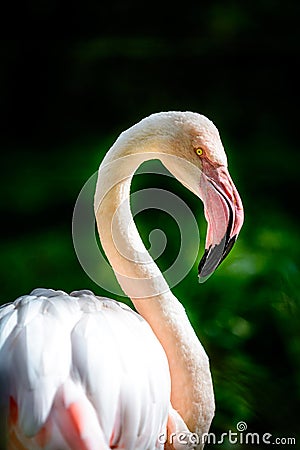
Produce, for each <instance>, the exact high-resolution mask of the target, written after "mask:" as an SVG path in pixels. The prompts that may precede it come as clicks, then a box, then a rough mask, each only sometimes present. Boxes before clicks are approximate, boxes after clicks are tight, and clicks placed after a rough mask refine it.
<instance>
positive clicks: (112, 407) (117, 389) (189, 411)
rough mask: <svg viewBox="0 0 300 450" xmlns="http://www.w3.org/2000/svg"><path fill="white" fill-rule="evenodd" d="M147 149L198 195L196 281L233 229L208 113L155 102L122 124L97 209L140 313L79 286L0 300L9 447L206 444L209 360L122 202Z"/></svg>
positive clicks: (230, 187)
mask: <svg viewBox="0 0 300 450" xmlns="http://www.w3.org/2000/svg"><path fill="white" fill-rule="evenodd" d="M149 159H160V160H161V162H162V163H163V164H164V165H165V166H166V168H167V169H168V170H169V171H170V172H171V173H172V174H173V175H174V176H175V177H177V179H178V180H179V181H180V182H181V183H182V184H183V185H184V186H185V187H187V188H188V189H190V190H191V191H192V192H193V193H195V194H196V195H197V196H198V197H199V198H201V199H202V201H203V203H204V209H205V217H206V219H207V221H208V232H207V239H206V250H205V253H204V256H203V258H202V259H201V262H200V265H199V277H200V280H202V281H203V280H205V279H207V278H208V277H209V276H210V275H211V274H212V273H213V271H214V270H215V269H216V268H217V267H218V266H219V264H220V263H221V262H222V261H223V259H224V258H225V257H226V256H227V254H228V253H229V251H230V250H231V248H232V246H233V243H234V242H235V240H236V238H237V236H238V233H239V231H240V228H241V226H242V223H243V207H242V203H241V200H240V198H239V195H238V192H237V190H236V188H235V186H234V184H233V182H232V180H231V178H230V176H229V173H228V169H227V159H226V155H225V152H224V149H223V146H222V143H221V140H220V136H219V133H218V130H217V129H216V127H215V126H214V124H213V123H212V122H211V121H209V120H208V119H207V118H206V117H204V116H201V115H199V114H196V113H191V112H185V113H183V112H168V113H158V114H153V115H151V116H149V117H147V118H145V119H143V120H142V121H141V122H139V123H138V124H136V125H134V126H133V127H131V128H130V129H128V130H127V131H125V132H123V133H122V134H121V135H120V137H119V138H118V139H117V140H116V142H115V143H114V145H113V146H112V147H111V149H110V150H109V151H108V153H107V154H106V156H105V158H104V159H103V161H102V163H101V165H100V168H99V171H98V181H97V186H96V192H95V201H94V210H95V217H96V221H97V227H98V232H99V237H100V240H101V244H102V247H103V249H104V251H105V253H106V256H107V258H108V260H109V262H110V264H111V266H112V268H113V270H114V273H115V275H116V278H117V280H118V282H119V284H120V286H121V288H122V289H123V291H124V292H125V293H126V294H127V295H128V297H130V299H131V300H132V302H133V304H134V306H135V308H136V310H137V311H138V313H139V314H138V313H136V312H135V311H133V310H132V309H131V308H129V307H128V306H126V305H125V304H122V303H119V302H117V301H115V300H111V299H107V298H103V297H98V296H96V295H94V294H93V293H92V292H90V291H86V290H85V291H74V292H73V293H71V294H70V295H68V294H66V293H65V292H63V291H55V290H52V289H35V290H34V291H32V292H31V294H30V295H27V296H22V297H20V298H19V299H17V300H16V301H15V302H13V303H10V304H8V305H5V306H4V307H2V308H0V381H1V382H0V395H1V396H0V400H1V403H2V404H3V405H4V406H6V408H7V418H8V440H9V444H8V448H9V450H14V449H24V448H25V449H26V448H27V449H32V450H41V449H46V450H109V449H124V450H163V448H165V449H174V450H183V449H185V450H187V449H189V450H190V449H192V448H197V449H201V448H203V445H204V442H203V440H202V439H201V438H202V436H203V435H205V433H207V432H208V431H209V427H210V424H211V421H212V418H213V415H214V394H213V385H212V379H211V373H210V367H209V360H208V357H207V354H206V352H205V350H204V348H203V347H202V345H201V343H200V341H199V339H198V337H197V336H196V334H195V332H194V330H193V328H192V326H191V324H190V321H189V319H188V317H187V315H186V312H185V310H184V308H183V306H182V305H181V303H180V302H179V301H178V300H177V299H176V297H175V296H174V295H173V293H172V292H171V290H170V288H169V286H168V284H167V282H166V280H165V279H164V277H163V275H162V274H161V272H160V270H159V268H158V267H157V265H156V264H155V262H154V261H153V260H152V258H151V256H150V255H149V253H148V252H147V250H146V249H145V247H144V244H143V242H142V240H141V238H140V236H139V233H138V230H137V228H136V226H135V224H134V221H133V218H132V214H131V210H130V184H131V180H132V177H133V175H134V173H135V171H136V169H137V168H138V167H139V165H140V164H141V163H142V162H144V161H147V160H149ZM183 300H184V299H183ZM191 433H192V435H193V436H194V437H195V435H196V436H198V438H199V439H198V443H197V444H195V445H194V442H195V439H193V440H189V438H190V437H191ZM182 437H184V442H182V440H181V438H182ZM165 444H166V445H165Z"/></svg>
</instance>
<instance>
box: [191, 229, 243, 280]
mask: <svg viewBox="0 0 300 450" xmlns="http://www.w3.org/2000/svg"><path fill="white" fill-rule="evenodd" d="M236 238H237V236H236V235H235V236H233V237H232V238H230V239H229V240H227V237H226V236H224V237H223V239H222V240H221V242H220V243H219V244H217V245H215V246H214V247H209V248H208V249H206V250H205V252H204V255H203V256H202V258H201V261H200V263H199V266H198V276H199V283H204V282H205V281H206V280H207V279H208V278H209V277H210V276H211V275H212V274H213V273H214V271H215V270H216V268H217V267H218V266H219V265H220V264H221V262H222V261H223V260H224V259H225V258H226V256H227V255H228V254H229V252H230V250H231V249H232V247H233V245H234V243H235V241H236Z"/></svg>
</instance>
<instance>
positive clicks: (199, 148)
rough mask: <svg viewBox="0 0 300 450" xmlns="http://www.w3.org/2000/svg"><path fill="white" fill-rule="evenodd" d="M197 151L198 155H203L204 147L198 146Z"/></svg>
mask: <svg viewBox="0 0 300 450" xmlns="http://www.w3.org/2000/svg"><path fill="white" fill-rule="evenodd" d="M195 151H196V153H197V155H198V156H202V155H203V149H202V148H201V147H198V148H196V150H195Z"/></svg>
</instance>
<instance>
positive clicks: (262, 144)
mask: <svg viewBox="0 0 300 450" xmlns="http://www.w3.org/2000/svg"><path fill="white" fill-rule="evenodd" d="M152 6H153V8H150V7H149V11H148V12H147V14H146V12H145V11H144V6H143V10H141V5H139V4H138V3H135V2H132V3H129V4H128V5H127V9H126V8H125V6H124V5H122V4H121V3H120V2H116V3H114V4H112V5H110V6H108V5H106V6H101V7H100V6H99V4H96V2H92V1H89V2H87V3H86V4H84V6H83V5H82V8H79V9H77V8H76V7H74V9H73V10H72V14H71V15H70V17H69V20H70V23H71V26H72V27H73V28H74V29H75V28H76V25H77V24H82V27H83V30H85V31H87V30H89V33H87V35H88V37H85V38H82V37H78V36H74V37H72V38H68V39H57V40H49V39H47V40H40V39H31V40H26V39H15V40H2V41H1V59H2V69H1V93H0V95H1V105H2V106H1V108H2V119H1V128H2V131H1V141H2V144H1V147H2V152H1V161H2V172H1V182H2V201H1V206H2V215H1V221H2V233H1V238H2V239H1V241H2V242H1V293H0V300H1V302H2V303H6V302H8V301H12V300H14V299H15V298H16V297H18V296H19V295H22V294H26V293H29V292H30V291H31V290H32V289H33V288H34V287H38V286H43V287H52V288H58V289H64V290H66V291H71V290H75V289H80V288H90V289H92V290H93V291H94V292H95V293H98V294H100V295H107V293H105V292H103V291H102V289H101V288H100V287H98V286H96V285H95V284H94V283H93V282H92V281H91V280H90V279H89V278H88V276H87V275H86V274H85V273H84V271H83V269H82V268H81V267H80V265H79V263H78V261H77V259H76V255H75V252H74V249H73V244H72V237H71V221H72V212H73V207H74V204H75V201H76V198H77V195H78V193H79V191H80V189H81V188H82V186H83V184H84V183H85V181H86V180H87V179H88V178H89V176H90V175H91V174H92V173H94V172H95V170H96V169H97V167H98V165H99V163H100V161H101V159H102V158H103V156H104V154H105V152H106V151H107V149H108V148H109V147H110V145H111V144H112V143H113V141H114V140H115V138H116V137H117V136H118V134H119V133H120V132H121V131H122V130H123V129H126V128H127V127H128V126H130V125H132V124H133V123H135V122H137V121H138V120H140V119H141V118H143V117H145V116H146V115H148V114H150V113H152V112H156V111H161V110H194V111H197V112H201V113H203V114H205V115H207V116H208V117H209V118H211V119H212V120H213V121H214V122H215V123H216V125H217V126H218V128H219V130H220V133H221V137H222V139H223V142H224V146H225V149H226V151H227V154H228V159H229V165H230V172H231V174H232V177H233V179H234V181H235V184H236V186H237V188H238V190H239V192H240V194H241V197H242V199H243V202H244V206H245V225H244V227H243V229H242V232H241V235H240V237H239V239H238V242H237V244H236V246H235V247H234V250H233V251H232V253H231V254H230V255H229V257H228V259H227V260H226V261H225V262H224V263H223V264H222V266H221V267H220V268H219V269H218V270H217V271H216V273H215V274H214V275H213V277H211V278H210V279H209V280H208V281H207V282H206V283H205V284H204V285H199V284H198V282H197V267H196V265H195V266H194V268H193V270H192V271H191V272H190V273H189V274H188V276H187V277H186V278H185V279H184V280H183V281H182V282H181V283H180V284H179V285H178V286H176V287H175V288H174V292H175V294H176V295H177V297H178V298H179V299H180V300H181V301H182V303H183V304H184V306H185V307H186V309H187V311H188V314H189V317H190V319H191V322H192V323H193V326H194V327H195V329H196V332H197V334H198V335H199V337H200V339H201V341H202V342H203V343H204V345H205V348H206V349H207V351H208V354H209V356H210V360H211V367H212V372H213V377H214V384H215V392H216V404H217V410H216V417H215V420H214V422H213V427H212V430H213V431H215V432H216V433H217V434H218V435H220V434H221V433H222V432H226V431H227V430H229V429H231V430H233V431H236V424H237V423H238V422H239V421H241V420H243V421H245V422H246V423H247V425H248V431H253V432H258V433H262V434H263V433H266V432H268V433H272V434H273V435H274V437H275V436H279V437H293V436H294V437H295V436H297V435H298V432H299V423H298V422H299V421H298V411H299V406H300V404H299V399H300V362H299V361H300V331H299V330H300V314H299V307H300V304H299V303H300V299H299V288H300V281H299V262H300V261H299V225H298V215H299V214H298V200H297V195H298V192H299V175H298V173H299V150H298V147H299V143H298V127H299V125H298V103H299V102H298V100H297V97H296V95H297V91H296V88H297V86H298V80H297V79H296V76H295V68H296V64H298V61H297V58H296V57H295V56H296V52H298V51H299V26H298V24H297V21H298V18H299V12H300V11H299V4H298V3H297V2H295V1H294V2H290V4H289V5H288V6H286V7H285V8H282V6H281V4H280V2H276V1H275V2H270V1H267V0H264V1H260V2H258V1H254V2H244V3H240V2H237V1H230V2H226V3H223V2H220V1H214V2H210V3H208V2H207V3H201V4H200V3H199V4H198V5H194V6H190V7H189V8H187V9H188V10H184V11H181V10H180V9H178V10H177V8H175V7H174V5H173V6H172V8H171V9H170V6H168V5H167V4H166V5H152ZM57 8H58V7H57V5H56V4H53V5H51V4H50V3H48V5H46V4H44V6H43V7H41V6H38V5H37V4H35V6H34V5H33V3H32V4H31V7H29V8H28V10H24V14H25V16H24V17H25V18H24V20H25V22H26V20H27V22H28V24H29V25H30V24H31V26H33V27H37V29H38V28H39V27H42V26H45V27H46V29H47V26H49V27H50V25H47V24H52V22H51V21H53V20H54V19H55V20H56V24H57V26H58V29H62V28H63V23H64V18H66V17H67V12H66V11H64V10H62V11H60V13H59V14H57ZM133 12H135V13H136V14H140V15H139V16H138V17H139V20H135V21H134V20H133V17H132V14H133ZM123 16H124V17H125V16H126V18H127V20H126V21H125V23H124V20H123ZM111 24H113V25H114V26H113V27H112V26H111ZM154 25H155V27H156V28H157V30H158V33H156V34H155V35H154V33H153V26H154ZM51 26H52V25H51ZM89 26H90V28H89ZM99 30H100V31H99ZM175 30H177V31H178V30H181V32H182V33H181V37H178V34H177V37H176V36H175V33H174V34H172V31H175ZM153 182H154V185H155V186H156V187H160V186H162V187H164V188H165V184H164V183H165V181H161V180H159V179H155V180H154V179H153V177H152V178H151V177H147V176H146V175H145V177H144V178H143V180H140V179H139V180H138V181H135V184H134V188H135V189H140V188H142V187H147V186H151V187H152V186H153ZM168 189H171V190H172V191H173V192H175V193H176V194H178V195H179V196H180V197H182V198H183V200H184V201H185V202H187V204H188V205H189V206H190V207H191V209H192V210H193V212H194V213H195V215H196V216H197V217H199V224H200V232H201V236H202V242H201V246H202V249H201V251H200V253H201V252H202V251H203V242H204V240H203V238H204V235H205V222H204V219H203V209H202V206H201V205H199V204H198V201H197V199H196V198H194V196H193V195H192V194H190V193H188V192H186V191H185V190H184V189H183V188H182V187H181V186H179V185H178V184H177V183H176V182H175V181H174V183H173V182H172V181H171V182H169V183H168ZM161 220H162V221H163V222H164V224H165V223H166V221H167V219H166V218H165V219H163V218H162V219H161ZM157 221H158V220H157V216H156V215H155V217H153V216H152V217H151V214H146V213H145V214H144V216H143V214H139V215H138V217H137V222H138V226H139V229H140V232H141V235H142V236H143V238H144V239H145V242H147V236H148V234H149V230H151V229H153V228H157ZM162 225H163V224H162ZM166 228H167V229H166V230H164V231H165V232H166V234H167V237H168V246H167V248H166V252H165V253H164V255H163V256H161V257H160V260H159V263H160V265H161V266H162V267H165V266H166V267H167V266H168V264H170V263H171V262H172V260H173V257H174V254H173V250H172V246H171V247H170V243H172V242H177V241H178V230H177V228H176V224H173V225H172V223H170V224H167V227H166ZM174 245H175V244H174ZM176 245H177V244H176ZM200 253H199V257H200ZM299 439H300V438H299V436H298V443H297V445H299ZM295 447H296V446H294V447H293V448H295ZM210 448H219V446H218V445H215V446H213V445H211V446H210ZM222 448H225V449H226V448H249V445H243V444H239V445H237V444H236V445H230V444H229V443H228V442H227V443H226V442H225V443H224V444H223V445H222ZM277 448H280V446H279V447H277Z"/></svg>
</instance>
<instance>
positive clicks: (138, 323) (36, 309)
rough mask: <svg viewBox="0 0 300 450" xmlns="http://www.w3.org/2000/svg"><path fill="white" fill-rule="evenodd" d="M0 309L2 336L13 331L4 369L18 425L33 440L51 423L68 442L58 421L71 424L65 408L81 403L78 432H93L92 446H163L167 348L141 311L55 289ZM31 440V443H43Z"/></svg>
mask: <svg viewBox="0 0 300 450" xmlns="http://www.w3.org/2000/svg"><path fill="white" fill-rule="evenodd" d="M5 310H7V311H5ZM66 311H67V312H68V313H67V318H68V320H67V321H65V320H64V318H65V316H66ZM5 312H6V314H5ZM1 314H2V318H1V328H2V330H1V331H2V333H1V335H2V336H5V335H8V336H9V337H8V338H7V339H6V340H4V345H2V346H1V348H0V361H1V369H2V370H5V372H6V373H7V374H10V376H12V378H11V379H10V380H9V386H8V392H7V394H8V395H10V396H11V397H12V398H13V399H15V401H16V403H17V405H18V430H23V432H24V433H25V434H26V435H27V436H28V438H29V439H30V437H31V436H35V435H36V434H37V433H38V431H39V430H40V429H41V428H42V427H43V426H44V424H45V422H48V423H49V425H48V426H50V424H51V422H54V423H56V426H58V428H59V429H60V434H62V436H63V438H64V439H67V441H69V443H71V442H72V439H73V438H71V437H68V438H67V436H66V434H65V435H64V434H63V429H64V427H60V426H59V424H61V423H63V424H65V427H66V428H68V427H71V425H70V423H69V422H70V411H69V412H68V413H65V409H67V410H69V409H70V407H71V405H73V404H77V405H80V410H81V411H82V416H83V422H82V430H80V433H79V434H82V436H81V439H83V440H84V436H85V434H87V435H88V436H89V440H90V439H91V437H90V436H92V437H93V440H92V441H91V442H89V441H88V442H87V443H86V448H87V449H94V448H98V447H97V445H98V444H97V442H99V440H100V441H101V439H102V440H103V441H104V442H105V443H106V444H105V445H107V443H109V445H111V446H112V448H113V446H115V448H116V446H117V445H119V446H121V447H120V448H126V449H132V450H136V449H141V450H142V449H147V448H149V449H155V448H161V446H160V447H159V446H158V447H155V446H154V445H153V444H151V443H153V441H154V442H155V439H156V437H157V436H158V434H159V433H160V431H161V428H162V425H163V426H164V427H165V426H166V421H167V416H168V409H169V401H170V375H169V369H168V362H167V358H166V355H165V352H164V351H163V348H162V347H161V344H160V343H159V341H158V340H157V338H156V337H155V335H154V334H153V332H152V330H151V329H150V327H149V325H148V324H147V322H146V321H145V320H144V319H143V318H142V317H141V316H139V315H138V314H136V313H135V312H134V311H133V310H131V309H130V308H129V307H127V306H125V305H123V304H121V303H118V302H116V301H114V300H110V299H106V298H102V297H96V296H95V295H94V294H93V293H91V292H87V291H82V292H80V291H79V292H75V293H71V294H70V295H68V294H66V293H64V292H61V291H57V292H55V291H53V290H51V289H49V290H42V289H36V290H34V291H33V292H32V293H31V294H30V295H29V296H24V297H21V298H20V299H18V300H16V301H15V303H14V304H13V305H8V306H7V307H6V308H3V309H2V311H1ZM12 324H14V325H12ZM8 328H9V329H8ZM128 348H130V352H129V353H128V351H127V349H128ZM103 368H105V370H103ZM157 379H159V380H160V383H159V384H157V382H156V381H157ZM53 405H57V411H54V408H53ZM17 435H18V431H17ZM75 439H78V437H76V436H75ZM31 440H32V442H31ZM31 440H30V441H28V442H30V446H31V447H30V448H39V447H38V446H37V445H36V446H35V447H34V443H35V441H36V439H35V438H34V437H32V439H31ZM55 445H56V444H55V443H54V446H53V445H52V443H51V441H50V442H49V443H47V445H46V447H45V448H46V449H52V448H53V449H54V448H56V449H57V447H55ZM64 445H65V444H64ZM69 445H70V444H69ZM73 445H74V444H73ZM61 448H71V449H73V448H74V447H73V446H72V445H71V447H61ZM107 448H109V447H107Z"/></svg>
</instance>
